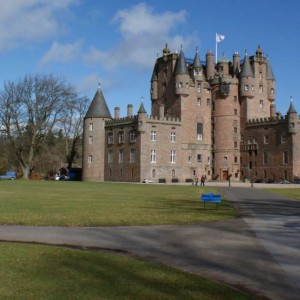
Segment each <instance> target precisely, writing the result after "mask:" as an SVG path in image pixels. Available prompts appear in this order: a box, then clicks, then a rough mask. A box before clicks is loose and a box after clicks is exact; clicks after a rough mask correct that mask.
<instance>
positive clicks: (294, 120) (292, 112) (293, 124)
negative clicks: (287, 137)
mask: <svg viewBox="0 0 300 300" xmlns="http://www.w3.org/2000/svg"><path fill="white" fill-rule="evenodd" d="M287 117H288V132H289V133H291V134H296V133H297V132H298V121H299V117H298V114H297V111H296V109H295V107H294V104H293V98H292V97H291V103H290V107H289V109H288V111H287Z"/></svg>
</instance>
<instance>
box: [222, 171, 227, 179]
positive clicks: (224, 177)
mask: <svg viewBox="0 0 300 300" xmlns="http://www.w3.org/2000/svg"><path fill="white" fill-rule="evenodd" d="M222 180H228V171H223V174H222Z"/></svg>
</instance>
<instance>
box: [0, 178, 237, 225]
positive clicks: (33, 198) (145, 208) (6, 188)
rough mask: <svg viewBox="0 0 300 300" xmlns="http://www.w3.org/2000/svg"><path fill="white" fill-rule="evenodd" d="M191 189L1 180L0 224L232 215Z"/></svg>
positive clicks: (148, 221)
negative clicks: (204, 206) (205, 203)
mask: <svg viewBox="0 0 300 300" xmlns="http://www.w3.org/2000/svg"><path fill="white" fill-rule="evenodd" d="M208 191H213V192H215V190H214V189H212V188H208V187H199V186H198V187H196V186H192V185H188V186H187V185H184V186H180V185H164V184H162V185H156V184H122V183H91V182H67V181H23V180H16V181H0V224H18V225H41V226H117V225H118V226H120V225H152V224H192V223H198V222H203V221H218V220H222V219H230V218H234V217H236V216H237V212H236V211H235V210H234V209H233V207H232V205H231V204H229V203H228V202H226V201H223V202H222V204H221V205H219V206H218V209H215V205H214V204H211V205H208V206H207V208H206V209H203V204H202V203H201V202H200V201H199V197H200V195H201V193H204V192H208Z"/></svg>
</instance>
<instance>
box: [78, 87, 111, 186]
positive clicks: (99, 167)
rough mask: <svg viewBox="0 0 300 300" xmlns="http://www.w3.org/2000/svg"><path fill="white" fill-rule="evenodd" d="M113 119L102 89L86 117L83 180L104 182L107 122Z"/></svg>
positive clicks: (95, 97) (99, 90) (98, 91)
mask: <svg viewBox="0 0 300 300" xmlns="http://www.w3.org/2000/svg"><path fill="white" fill-rule="evenodd" d="M110 119H112V117H111V114H110V111H109V109H108V107H107V104H106V101H105V99H104V96H103V94H102V91H101V89H100V86H99V88H98V90H97V92H96V93H95V96H94V98H93V101H92V102H91V105H90V107H89V109H88V111H87V113H86V115H85V117H84V123H83V158H82V180H86V181H104V161H105V157H106V155H105V128H104V126H105V121H106V120H110Z"/></svg>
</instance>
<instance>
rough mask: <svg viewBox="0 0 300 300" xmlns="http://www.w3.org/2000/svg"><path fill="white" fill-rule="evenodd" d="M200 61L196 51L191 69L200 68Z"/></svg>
mask: <svg viewBox="0 0 300 300" xmlns="http://www.w3.org/2000/svg"><path fill="white" fill-rule="evenodd" d="M201 67H202V66H201V61H200V57H199V53H198V50H197V51H196V54H195V58H194V61H193V68H201Z"/></svg>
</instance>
